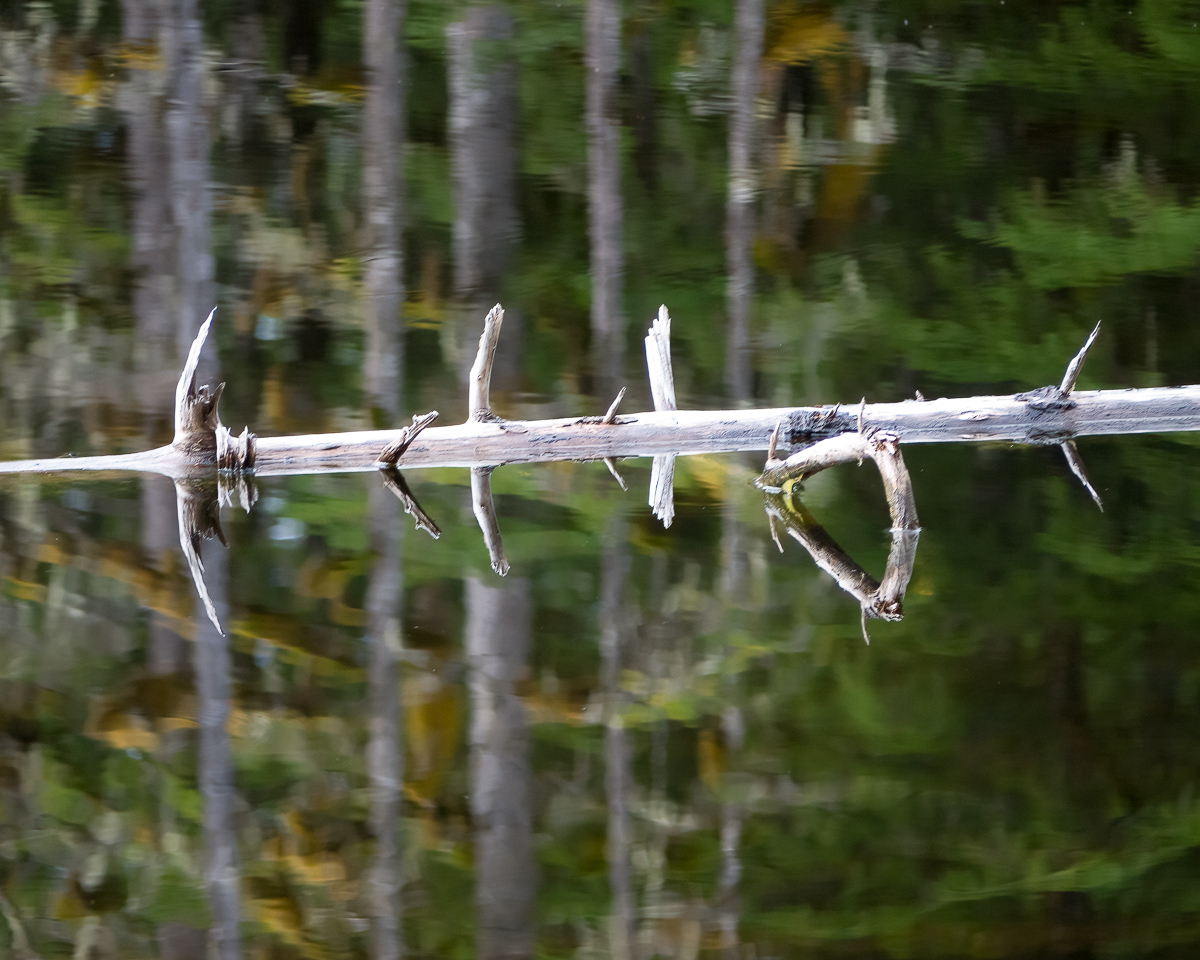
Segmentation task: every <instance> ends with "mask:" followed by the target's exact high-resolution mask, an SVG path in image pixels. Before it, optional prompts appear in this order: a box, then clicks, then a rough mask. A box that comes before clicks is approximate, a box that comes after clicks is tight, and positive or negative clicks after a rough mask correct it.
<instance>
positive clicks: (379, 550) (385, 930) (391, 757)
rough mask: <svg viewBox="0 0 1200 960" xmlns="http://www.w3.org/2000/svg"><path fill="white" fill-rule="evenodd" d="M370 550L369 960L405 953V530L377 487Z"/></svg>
mask: <svg viewBox="0 0 1200 960" xmlns="http://www.w3.org/2000/svg"><path fill="white" fill-rule="evenodd" d="M369 511H370V512H369V519H370V524H371V548H372V552H373V553H374V555H375V561H374V564H373V566H372V568H371V574H370V580H369V583H368V586H367V595H366V610H367V635H366V642H367V646H368V649H369V651H370V652H369V660H368V666H367V702H368V708H369V711H370V738H369V740H368V742H367V770H368V772H369V776H370V781H371V808H370V813H369V820H370V824H371V832H372V834H373V835H374V838H375V855H374V863H373V864H372V866H371V868H370V876H369V880H368V883H369V888H370V892H369V895H368V901H369V903H370V916H371V958H372V960H396V958H398V957H400V956H402V955H403V953H404V941H403V933H402V928H401V922H400V921H401V916H402V913H401V909H402V904H401V899H400V893H401V886H402V883H403V879H404V878H403V875H402V872H401V865H402V861H403V850H402V844H403V831H402V822H403V821H402V816H401V813H402V803H403V799H404V795H403V789H404V746H403V741H402V739H401V732H400V726H401V720H402V717H403V715H404V705H403V703H402V701H401V695H400V689H401V688H400V669H399V666H400V655H401V652H402V648H401V644H402V637H403V626H402V621H401V614H402V601H403V596H404V573H403V565H402V560H401V543H402V541H403V535H404V530H403V526H402V525H401V523H400V517H399V515H398V514H397V511H396V503H395V501H394V500H393V499H392V498H391V497H389V496H388V495H387V492H386V491H385V490H383V489H382V488H380V487H376V486H372V487H371V488H370V494H369Z"/></svg>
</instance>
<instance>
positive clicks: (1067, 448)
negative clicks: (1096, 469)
mask: <svg viewBox="0 0 1200 960" xmlns="http://www.w3.org/2000/svg"><path fill="white" fill-rule="evenodd" d="M1059 447H1060V448H1061V449H1062V452H1063V456H1064V457H1066V458H1067V466H1068V467H1070V468H1071V472H1072V473H1073V474H1075V476H1076V477H1078V478H1079V482H1080V483H1082V484H1083V489H1085V490H1086V491H1087V492H1088V493H1090V494H1091V496H1092V499H1093V500H1095V501H1096V506H1097V507H1099V508H1100V512H1101V513H1103V512H1104V501H1103V500H1101V499H1100V494H1099V493H1098V492H1097V491H1096V488H1095V487H1094V486H1092V481H1091V479H1090V478H1089V477H1088V475H1087V468H1086V467H1084V465H1083V457H1081V456H1080V455H1079V449H1078V448H1077V447H1076V446H1075V441H1074V440H1066V441H1064V442H1063V443H1060V444H1059Z"/></svg>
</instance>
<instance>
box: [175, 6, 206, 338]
mask: <svg viewBox="0 0 1200 960" xmlns="http://www.w3.org/2000/svg"><path fill="white" fill-rule="evenodd" d="M174 11H175V17H174V20H173V23H172V32H173V34H174V37H175V43H174V49H173V50H172V55H171V60H170V69H171V106H170V109H169V110H168V111H167V132H168V136H169V151H170V171H171V193H170V196H171V204H172V212H173V214H174V232H175V240H176V244H177V246H176V253H177V258H176V266H175V270H176V278H177V284H178V286H177V289H178V291H179V299H178V304H177V306H176V320H177V323H178V328H177V330H176V337H175V342H176V346H177V350H178V353H179V355H180V356H187V351H188V347H190V346H191V343H192V338H193V337H195V335H196V331H197V330H198V329H199V328H200V323H201V321H203V319H204V317H205V316H206V315H207V314H208V311H209V310H211V309H212V299H213V258H212V251H211V250H210V249H209V240H210V235H211V219H212V195H211V188H210V184H209V156H208V148H209V142H208V141H209V138H208V116H207V113H206V111H205V104H204V28H203V25H202V24H201V21H200V4H199V0H176V3H175V6H174Z"/></svg>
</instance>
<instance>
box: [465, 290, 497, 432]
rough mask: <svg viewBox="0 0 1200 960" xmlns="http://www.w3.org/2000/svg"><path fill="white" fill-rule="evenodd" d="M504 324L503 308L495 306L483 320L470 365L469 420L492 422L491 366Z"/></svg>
mask: <svg viewBox="0 0 1200 960" xmlns="http://www.w3.org/2000/svg"><path fill="white" fill-rule="evenodd" d="M502 323H504V308H503V307H502V306H500V304H496V305H495V306H494V307H492V309H491V310H489V311H488V315H487V316H486V317H485V318H484V320H483V333H482V334H480V336H479V352H478V353H476V354H475V363H474V364H472V365H471V378H470V384H469V386H468V396H467V416H468V418H469V419H471V420H476V421H481V420H494V419H496V415H495V414H494V413H492V406H491V401H490V399H489V396H488V393H489V391H490V389H491V385H492V366H493V365H494V364H495V362H496V345H497V344H498V343H499V342H500V325H501V324H502Z"/></svg>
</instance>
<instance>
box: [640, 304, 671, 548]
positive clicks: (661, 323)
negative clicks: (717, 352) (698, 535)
mask: <svg viewBox="0 0 1200 960" xmlns="http://www.w3.org/2000/svg"><path fill="white" fill-rule="evenodd" d="M646 370H647V371H648V373H649V376H650V394H651V396H653V398H654V409H655V411H663V412H665V411H670V410H675V409H677V407H676V405H675V373H674V371H673V370H672V368H671V315H670V314H669V313H667V307H666V304H663V305H662V306H660V307H659V308H658V316H657V317H656V318H655V319H654V321H653V322H652V323H651V324H650V329H649V331H648V332H647V333H646ZM649 502H650V507H651V509H652V510H653V511H654V515H655V516H656V517H658V519H659V520H661V521H662V525H663V526H664V527H669V526H670V525H671V522H672V521H673V520H674V519H675V455H674V454H664V455H661V456H657V457H655V458H654V464H653V466H652V467H651V468H650V499H649Z"/></svg>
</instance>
